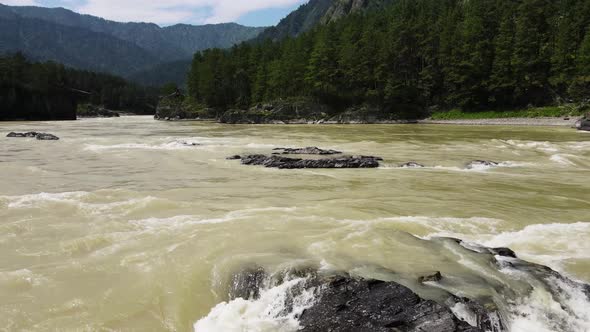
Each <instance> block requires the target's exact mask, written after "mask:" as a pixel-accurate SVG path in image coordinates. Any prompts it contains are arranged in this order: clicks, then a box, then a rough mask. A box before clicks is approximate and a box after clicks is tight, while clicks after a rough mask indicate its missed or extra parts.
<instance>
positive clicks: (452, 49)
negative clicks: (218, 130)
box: [189, 0, 590, 118]
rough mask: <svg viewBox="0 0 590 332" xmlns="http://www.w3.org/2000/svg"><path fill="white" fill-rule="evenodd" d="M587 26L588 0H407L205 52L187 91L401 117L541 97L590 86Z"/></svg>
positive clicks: (230, 104)
mask: <svg viewBox="0 0 590 332" xmlns="http://www.w3.org/2000/svg"><path fill="white" fill-rule="evenodd" d="M310 4H311V2H310ZM589 29H590V2H588V1H585V0H557V1H546V0H515V1H504V0H470V1H463V0H445V1H440V0H397V1H394V2H393V3H392V4H391V5H389V6H387V8H386V9H384V10H380V11H371V12H365V13H357V14H354V15H350V16H348V17H345V18H342V19H340V20H337V21H336V22H334V23H331V24H325V25H320V26H318V27H317V28H315V29H312V30H311V31H310V32H308V33H304V34H301V35H300V36H299V37H297V38H295V39H292V38H289V39H286V40H283V41H281V42H275V43H272V42H265V43H258V44H253V45H252V44H245V45H241V46H240V47H237V48H234V49H232V50H229V51H224V50H208V51H205V52H202V53H198V54H197V55H196V56H195V57H194V60H193V64H192V70H191V74H190V78H189V95H190V98H192V99H193V100H194V101H196V102H197V103H201V104H204V105H206V106H207V107H216V108H219V109H231V108H241V109H245V108H248V107H249V106H252V105H255V104H257V103H261V102H264V101H270V100H277V99H286V98H290V97H309V98H314V99H316V100H319V101H321V102H322V103H324V104H327V105H331V106H332V107H333V109H335V110H342V109H345V108H347V107H352V106H355V105H356V106H358V105H370V107H372V108H373V109H377V110H378V111H379V112H380V114H382V115H383V116H384V117H393V118H400V117H406V118H408V117H410V118H416V117H421V116H424V115H425V114H426V113H427V110H428V109H432V108H437V109H451V108H461V109H464V110H477V109H494V108H495V109H497V108H501V109H510V108H516V107H523V106H527V105H537V106H542V105H548V104H554V103H558V102H560V101H565V100H570V99H571V100H576V99H584V98H588V96H590V31H589Z"/></svg>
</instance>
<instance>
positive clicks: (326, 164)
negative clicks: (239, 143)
mask: <svg viewBox="0 0 590 332" xmlns="http://www.w3.org/2000/svg"><path fill="white" fill-rule="evenodd" d="M380 160H383V159H381V158H379V157H371V156H348V157H340V158H329V159H300V158H287V157H281V156H276V155H272V156H266V155H250V156H246V157H242V164H243V165H254V166H264V167H269V168H279V169H301V168H377V167H379V161H380Z"/></svg>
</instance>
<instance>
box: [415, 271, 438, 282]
mask: <svg viewBox="0 0 590 332" xmlns="http://www.w3.org/2000/svg"><path fill="white" fill-rule="evenodd" d="M442 278H443V276H442V274H441V273H440V271H437V272H435V273H433V274H431V275H427V276H423V277H420V278H419V279H418V281H420V282H421V283H425V282H439V281H441V280H442Z"/></svg>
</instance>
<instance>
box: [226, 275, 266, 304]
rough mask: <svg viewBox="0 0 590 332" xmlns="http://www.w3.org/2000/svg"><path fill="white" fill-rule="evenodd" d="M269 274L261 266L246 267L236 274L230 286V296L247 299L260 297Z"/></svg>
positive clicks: (231, 297)
mask: <svg viewBox="0 0 590 332" xmlns="http://www.w3.org/2000/svg"><path fill="white" fill-rule="evenodd" d="M267 277H268V276H267V274H266V272H265V271H264V269H263V268H261V267H253V268H249V269H245V270H243V271H241V272H239V273H237V274H235V275H234V276H233V278H232V280H231V285H230V287H229V298H230V299H232V300H233V299H237V298H242V299H245V300H252V299H254V300H255V299H258V298H259V297H260V291H261V290H262V289H263V286H264V283H265V281H266V280H267Z"/></svg>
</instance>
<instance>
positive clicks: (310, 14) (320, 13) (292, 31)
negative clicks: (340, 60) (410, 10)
mask: <svg viewBox="0 0 590 332" xmlns="http://www.w3.org/2000/svg"><path fill="white" fill-rule="evenodd" d="M393 1H395V0H310V1H309V2H308V3H307V4H305V5H302V6H301V7H299V9H297V10H295V11H294V12H292V13H291V14H289V16H287V17H285V18H284V19H283V20H281V22H279V24H278V25H277V26H276V27H272V28H268V29H267V30H265V31H264V32H263V33H262V34H260V36H259V37H258V38H257V39H258V40H266V39H271V40H274V41H277V40H281V39H283V38H286V37H293V36H298V35H300V34H301V33H303V32H306V31H309V30H311V29H312V28H313V27H314V26H316V25H317V24H327V23H331V22H334V21H336V20H338V19H340V18H342V17H344V16H346V15H349V14H352V13H357V12H361V11H364V10H373V9H379V8H381V7H383V6H386V5H388V4H390V3H392V2H393Z"/></svg>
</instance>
